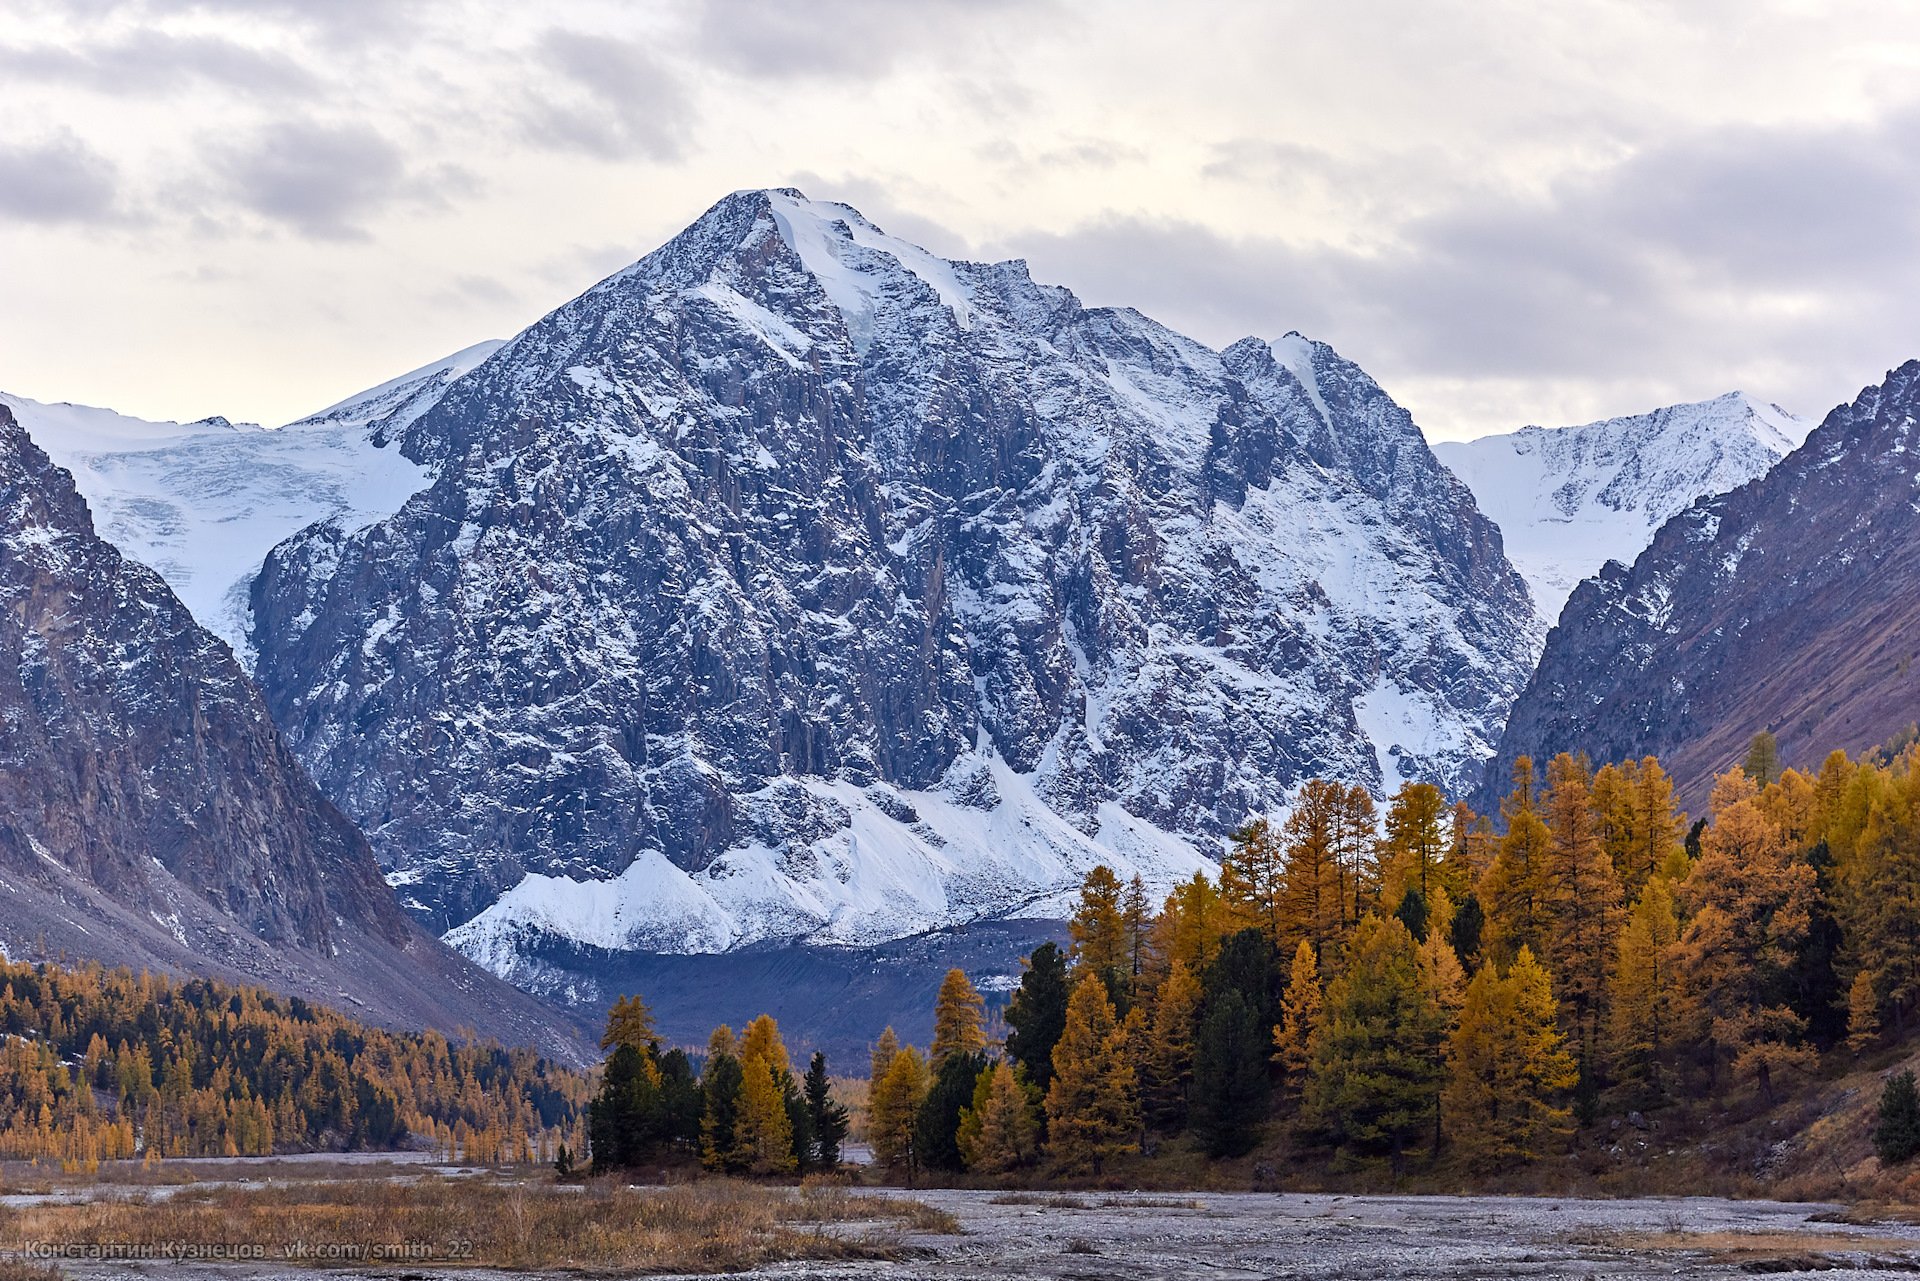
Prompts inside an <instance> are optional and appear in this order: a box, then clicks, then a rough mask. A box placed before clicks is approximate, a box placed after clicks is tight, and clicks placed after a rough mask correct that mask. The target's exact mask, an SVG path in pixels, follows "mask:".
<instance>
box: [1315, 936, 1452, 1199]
mask: <svg viewBox="0 0 1920 1281" xmlns="http://www.w3.org/2000/svg"><path fill="white" fill-rule="evenodd" d="M1421 971H1422V967H1421V960H1420V950H1419V946H1418V945H1417V944H1416V943H1415V942H1414V941H1413V935H1411V934H1409V933H1408V932H1407V927H1406V926H1404V925H1402V924H1401V923H1400V922H1399V921H1397V920H1395V919H1393V918H1391V917H1388V918H1386V919H1384V920H1383V919H1381V918H1380V917H1378V916H1370V917H1368V918H1367V919H1365V920H1363V921H1362V922H1361V923H1360V928H1359V929H1358V930H1356V931H1355V932H1354V936H1353V940H1352V942H1351V943H1350V944H1349V947H1348V957H1347V965H1346V969H1345V970H1344V971H1343V972H1342V973H1341V974H1340V975H1339V977H1337V978H1335V979H1334V980H1333V982H1332V983H1331V984H1329V985H1328V988H1327V993H1326V1008H1325V1013H1324V1015H1323V1018H1322V1022H1321V1025H1320V1031H1319V1034H1318V1035H1317V1036H1315V1037H1314V1039H1313V1058H1312V1062H1311V1064H1310V1065H1309V1068H1308V1072H1307V1085H1306V1092H1305V1097H1304V1099H1303V1106H1302V1116H1303V1118H1304V1119H1305V1120H1306V1121H1307V1122H1308V1124H1309V1125H1310V1126H1311V1127H1312V1128H1314V1129H1316V1130H1317V1131H1318V1132H1320V1133H1321V1134H1323V1135H1324V1136H1325V1137H1327V1138H1328V1139H1329V1140H1331V1141H1332V1142H1334V1143H1336V1144H1338V1145H1341V1146H1344V1147H1351V1148H1353V1149H1355V1150H1357V1151H1361V1152H1375V1153H1390V1154H1391V1155H1392V1156H1393V1158H1394V1164H1395V1168H1396V1169H1398V1168H1399V1166H1400V1164H1401V1159H1402V1157H1403V1154H1404V1153H1405V1151H1406V1148H1407V1145H1408V1144H1409V1143H1410V1142H1412V1141H1414V1140H1415V1139H1416V1138H1417V1137H1418V1136H1419V1134H1420V1133H1421V1132H1422V1130H1423V1129H1425V1128H1428V1127H1430V1126H1431V1123H1432V1119H1433V1115H1434V1110H1435V1108H1437V1107H1438V1106H1439V1094H1440V1074H1439V1072H1438V1071H1437V1070H1436V1068H1435V1065H1434V1059H1433V1053H1432V1046H1433V1042H1434V1039H1435V1036H1436V1033H1437V1029H1440V1028H1442V1027H1444V1014H1443V1012H1442V1011H1441V1010H1440V1008H1439V1007H1438V1005H1437V1004H1436V1003H1435V1000H1434V997H1433V993H1432V990H1431V988H1430V987H1429V985H1428V983H1427V982H1426V981H1425V979H1424V976H1423V974H1422V972H1421Z"/></svg>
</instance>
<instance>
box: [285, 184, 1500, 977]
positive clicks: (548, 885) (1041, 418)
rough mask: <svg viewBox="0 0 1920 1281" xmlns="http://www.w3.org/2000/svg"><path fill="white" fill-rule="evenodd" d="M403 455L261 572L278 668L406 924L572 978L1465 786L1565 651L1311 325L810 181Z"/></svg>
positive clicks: (591, 305) (505, 359)
mask: <svg viewBox="0 0 1920 1281" xmlns="http://www.w3.org/2000/svg"><path fill="white" fill-rule="evenodd" d="M400 399H402V400H405V399H406V397H405V396H400ZM409 403H411V402H409ZM349 416H351V415H349ZM375 435H376V438H379V439H394V440H397V441H398V443H399V447H400V449H401V450H402V452H403V453H404V454H405V455H406V457H407V458H408V459H410V460H412V461H413V462H414V463H416V464H418V465H420V466H422V467H425V468H427V469H429V470H430V472H431V473H432V477H433V479H432V484H431V485H430V486H429V487H428V488H426V489H425V490H423V491H422V492H420V493H418V494H416V495H414V496H413V497H411V498H409V499H408V500H407V501H406V502H405V503H404V504H403V505H402V506H401V507H400V508H399V510H398V511H397V512H395V513H394V514H393V515H391V516H390V517H388V518H386V519H383V520H380V521H377V522H374V523H372V524H369V525H366V526H364V527H362V528H358V529H355V528H349V527H346V526H344V525H342V524H339V523H335V524H332V525H328V526H322V527H315V528H309V529H307V530H304V531H303V532H301V533H299V534H297V535H295V536H294V537H292V538H290V539H289V540H287V541H286V542H285V543H283V544H281V545H280V546H279V547H277V548H276V549H275V550H274V551H273V553H272V554H271V555H270V556H269V557H268V558H267V563H266V567H265V569H264V571H263V572H262V573H261V575H260V576H259V578H258V579H257V580H256V581H255V584H254V587H253V592H252V600H251V603H252V619H253V630H252V632H251V641H252V644H253V647H254V649H255V652H256V653H257V666H256V673H257V676H258V679H259V681H260V683H261V685H262V687H263V689H264V691H265V693H266V695H267V698H268V702H269V705H270V706H271V708H272V709H273V712H274V715H275V718H276V720H277V721H278V722H279V724H280V725H281V727H282V729H283V731H284V732H285V733H286V735H287V736H288V738H289V741H290V742H291V743H292V744H293V745H294V749H295V750H296V752H298V753H299V754H300V756H301V758H302V759H303V760H304V761H305V762H306V763H307V765H308V767H309V768H310V769H311V770H312V772H313V774H314V776H315V778H316V779H317V780H318V781H319V783H320V785H321V787H322V788H323V789H324V790H325V791H326V792H327V793H328V795H329V796H330V797H331V798H333V799H334V800H335V802H336V803H338V804H339V805H340V806H341V807H342V808H343V809H344V810H346V811H347V812H348V813H349V814H350V815H352V816H353V817H354V818H355V819H356V820H358V821H359V822H360V823H361V825H362V826H363V828H364V830H365V831H366V832H367V833H368V835H369V838H370V839H371V840H372V841H373V843H374V846H375V848H376V850H377V851H378V852H379V855H380V857H381V859H382V861H383V863H384V864H385V865H386V866H387V867H388V868H389V880H390V881H392V882H393V883H395V884H397V885H399V886H400V887H401V888H402V892H403V893H404V894H405V895H407V896H408V897H409V898H410V899H411V901H412V903H413V906H414V907H415V909H416V910H417V911H418V912H419V913H420V914H421V915H422V916H423V917H424V918H425V919H428V920H431V921H433V922H434V923H436V925H437V926H438V927H439V928H441V929H444V930H447V931H450V932H449V935H448V937H449V938H450V939H451V940H452V941H454V942H455V943H456V944H457V945H458V946H460V947H462V948H463V949H465V950H466V951H468V953H469V954H470V955H473V956H476V957H479V958H481V959H483V960H484V961H485V962H486V963H487V964H489V965H490V966H492V967H493V968H495V969H496V970H497V971H499V972H502V973H507V974H512V975H514V976H515V977H516V978H517V980H518V981H521V982H523V983H526V984H528V985H530V986H535V987H541V988H545V989H548V990H554V991H559V990H563V989H570V988H571V986H572V985H573V984H574V983H575V982H576V980H579V979H580V975H578V974H574V975H567V974H564V973H558V972H555V971H551V970H548V969H544V968H543V967H544V966H546V965H547V962H546V961H545V960H544V959H543V958H544V957H546V956H547V955H549V954H550V949H549V945H554V944H558V945H575V944H587V945H591V946H593V947H599V948H608V949H615V950H618V949H659V950H706V949H720V948H727V947H734V946H739V945H742V944H745V943H748V942H752V941H755V940H761V939H778V938H793V939H813V940H818V941H836V942H850V943H853V942H872V941H876V940H879V939H884V938H889V937H897V936H900V935H904V934H908V933H911V932H914V931H917V930H923V929H927V928H930V927H933V926H938V925H943V924H948V923H952V922H955V921H962V920H968V919H974V918H978V917H983V916H991V915H1018V914H1022V913H1029V914H1043V913H1047V912H1052V911H1057V910H1058V907H1059V904H1060V903H1061V902H1062V900H1063V896H1064V895H1065V894H1066V893H1068V892H1069V891H1070V890H1071V888H1072V887H1073V886H1074V885H1076V884H1077V882H1078V880H1079V877H1080V874H1081V873H1082V871H1084V869H1085V868H1086V867H1087V866H1089V865H1091V864H1092V863H1093V862H1094V861H1096V860H1100V861H1107V862H1110V863H1112V864H1114V865H1116V866H1117V867H1119V868H1120V870H1121V871H1122V872H1123V873H1127V872H1131V871H1135V870H1137V871H1139V872H1140V873H1141V874H1142V875H1144V876H1146V877H1147V879H1148V880H1149V881H1152V882H1156V883H1160V884H1164V883H1165V882H1167V881H1169V880H1171V879H1174V878H1177V877H1181V876H1184V875H1186V874H1188V873H1190V872H1191V870H1193V869H1194V868H1196V867H1198V866H1202V865H1203V863H1204V859H1205V858H1206V856H1207V855H1208V854H1209V853H1211V852H1213V851H1215V850H1217V849H1218V848H1219V841H1220V838H1221V837H1222V835H1223V834H1224V833H1225V832H1226V831H1228V830H1229V829H1230V828H1231V827H1233V826H1234V825H1236V824H1237V823H1239V822H1240V821H1242V820H1243V819H1244V818H1245V817H1246V816H1247V815H1248V814H1249V813H1253V812H1261V811H1270V810H1274V809H1277V808H1280V807H1283V806H1284V805H1285V803H1286V798H1287V795H1288V792H1289V790H1290V789H1291V788H1293V787H1294V786H1296V785H1297V784H1298V783H1299V782H1300V781H1301V780H1303V779H1305V778H1307V777H1310V776H1314V775H1332V776H1337V777H1341V778H1346V779H1351V780H1355V781H1360V782H1364V783H1366V784H1368V785H1369V786H1371V787H1373V788H1375V789H1379V790H1382V791H1384V790H1390V789H1391V788H1393V787H1395V786H1397V785H1398V784H1399V782H1400V781H1401V780H1402V779H1405V778H1428V779H1434V780H1437V781H1440V782H1443V783H1446V784H1449V785H1454V786H1459V785H1464V784H1467V783H1469V782H1470V781H1471V780H1472V779H1473V778H1475V777H1477V775H1478V772H1479V766H1480V763H1481V761H1482V760H1483V759H1484V757H1485V756H1486V755H1487V754H1488V752H1489V751H1490V750H1491V747H1492V742H1493V739H1494V737H1495V735H1497V733H1498V731H1499V727H1500V726H1501V724H1502V723H1503V720H1504V714H1505V711H1506V708H1507V705H1508V703H1509V702H1510V701H1511V699H1512V698H1513V697H1514V696H1515V694H1516V693H1517V691H1518V689H1519V688H1520V686H1521V685H1522V684H1523V682H1524V680H1525V678H1526V675H1527V662H1528V656H1529V655H1530V653H1531V652H1532V647H1533V646H1532V639H1531V638H1532V631H1533V627H1534V622H1533V612H1532V606H1531V602H1530V600H1529V598H1528V595H1527V592H1526V588H1525V585H1524V583H1523V581H1522V580H1521V579H1520V577H1519V575H1518V574H1516V573H1515V572H1514V570H1513V569H1512V567H1511V566H1510V565H1509V564H1508V562H1507V561H1506V559H1505V557H1504V556H1503V555H1502V554H1501V551H1500V545H1499V538H1498V535H1497V533H1496V531H1495V530H1494V528H1493V526H1492V525H1491V524H1490V522H1488V521H1487V520H1486V519H1485V518H1484V517H1483V516H1482V515H1481V514H1480V512H1479V510H1478V509H1477V508H1476V506H1475V504H1474V500H1473V497H1472V495H1471V494H1470V493H1469V492H1468V490H1467V489H1466V487H1465V486H1463V485H1461V484H1460V483H1459V482H1458V481H1456V480H1455V479H1454V478H1453V476H1452V475H1451V474H1449V473H1448V472H1447V471H1446V470H1445V469H1444V468H1443V467H1441V466H1440V465H1439V463H1438V462H1437V461H1436V460H1435V458H1434V456H1433V454H1432V453H1431V451H1429V449H1428V448H1427V445H1426V442H1425V441H1424V439H1423V438H1422V436H1421V434H1420V431H1419V429H1418V428H1417V427H1416V426H1415V425H1414V424H1413V422H1412V421H1411V419H1410V418H1409V417H1408V415H1407V414H1406V413H1405V411H1403V410H1402V409H1400V408H1399V407H1398V406H1397V405H1395V404H1394V403H1393V402H1392V401H1391V400H1390V399H1389V398H1388V397H1387V396H1386V394H1385V393H1384V392H1382V391H1381V390H1380V388H1379V387H1378V386H1377V385H1375V384H1374V382H1373V381H1372V380H1371V379H1370V378H1368V377H1367V376H1366V374H1365V373H1364V372H1362V371H1361V370H1360V369H1359V368H1358V367H1356V366H1354V365H1353V364H1351V363H1349V362H1347V361H1345V360H1343V359H1342V358H1341V357H1340V356H1339V355H1338V354H1336V353H1335V352H1334V351H1332V349H1330V348H1328V347H1326V346H1325V345H1324V344H1320V343H1315V342H1312V341H1310V340H1308V339H1305V338H1302V337H1300V336H1298V335H1288V336H1287V337H1285V338H1282V339H1279V340H1277V341H1271V342H1269V341H1262V340H1258V339H1252V338H1249V339H1246V340H1243V341H1241V342H1239V343H1236V344H1234V345H1233V346H1232V347H1230V348H1228V349H1226V350H1225V351H1214V350H1211V349H1209V348H1207V347H1204V346H1202V345H1201V344H1199V343H1196V342H1193V341H1191V340H1190V339H1187V338H1184V337H1182V336H1181V335H1179V334H1176V333H1174V332H1172V331H1170V330H1168V329H1166V328H1165V327H1163V326H1161V325H1158V324H1156V323H1155V322H1153V321H1152V320H1150V319H1148V318H1147V317H1145V316H1142V315H1140V314H1139V313H1137V312H1135V311H1132V310H1128V309H1105V308H1100V309H1089V308H1086V307H1083V306H1082V305H1081V304H1080V302H1079V301H1078V300H1077V299H1075V298H1074V297H1073V295H1072V294H1070V293H1069V292H1068V291H1066V290H1064V289H1061V288H1058V287H1053V286H1047V285H1042V284H1038V283H1036V282H1035V281H1033V280H1032V279H1031V278H1030V276H1029V275H1028V273H1027V270H1026V267H1025V265H1024V264H1022V263H1019V262H1003V263H995V264H980V263H964V262H948V261H945V260H942V259H939V258H936V257H934V256H933V255H931V254H928V253H927V252H925V251H924V250H921V249H919V248H917V247H915V246H913V245H910V244H907V243H905V242H903V241H900V240H898V239H895V238H892V237H889V236H887V235H885V234H884V233H883V232H881V231H880V229H879V228H877V227H875V226H874V225H873V224H871V223H870V222H868V221H867V220H866V219H864V218H863V217H861V215H860V214H859V213H857V212H856V211H854V210H853V209H851V208H848V207H846V206H844V205H834V204H826V203H821V202H816V201H811V200H808V199H806V198H805V197H804V196H802V195H800V194H799V193H797V192H793V191H773V192H744V193H740V194H736V195H734V196H731V197H728V198H727V199H725V200H723V201H721V202H720V203H719V204H717V205H716V206H714V207H713V208H712V209H711V210H710V211H708V212H707V213H706V214H705V215H704V216H703V217H702V218H700V220H699V221H697V222H696V223H694V224H693V225H692V226H691V227H689V228H688V229H687V230H686V231H685V232H683V233H682V234H681V235H680V236H678V237H677V238H675V239H674V240H673V241H672V242H670V243H669V244H667V245H666V246H664V247H663V248H661V249H660V250H658V251H657V252H655V253H653V254H651V255H649V256H647V257H646V258H644V259H642V260H641V261H640V262H638V263H636V264H634V265H633V266H632V267H629V268H627V269H626V270H624V271H622V272H620V273H618V274H616V275H615V276H613V277H611V278H609V279H608V280H606V281H604V282H602V283H601V284H599V285H597V286H595V287H594V288H593V289H591V290H589V291H588V292H587V293H585V294H584V295H582V296H581V297H579V298H577V299H575V300H573V301H572V302H570V303H567V304H566V305H564V306H562V307H561V308H559V309H558V310H556V311H555V312H553V313H552V314H551V315H549V316H547V317H546V318H545V319H543V320H541V321H540V322H538V323H537V324H535V325H533V326H532V327H531V328H529V329H528V330H526V331H525V332H523V333H521V334H520V335H519V336H517V337H516V338H514V339H513V340H511V341H510V342H508V343H507V344H506V345H505V346H503V347H501V348H500V349H499V350H498V351H496V352H494V353H492V354H491V355H490V356H488V357H487V359H485V360H484V361H483V362H482V363H480V364H479V365H478V367H476V368H474V369H473V370H472V371H471V372H470V373H468V374H467V375H466V376H465V377H462V378H459V379H458V380H457V381H454V382H452V383H451V384H450V385H449V386H447V387H446V388H445V390H444V395H442V396H441V397H440V398H439V399H437V400H436V401H434V403H433V404H432V405H431V406H430V407H428V408H426V409H425V410H424V412H421V413H419V414H418V416H417V417H415V418H414V419H413V420H412V421H411V422H410V423H407V424H404V425H396V426H392V427H390V428H388V429H385V430H377V431H376V432H375Z"/></svg>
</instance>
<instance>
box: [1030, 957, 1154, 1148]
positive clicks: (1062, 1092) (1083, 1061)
mask: <svg viewBox="0 0 1920 1281" xmlns="http://www.w3.org/2000/svg"><path fill="white" fill-rule="evenodd" d="M1126 1036H1127V1033H1126V1029H1125V1028H1124V1027H1122V1026H1121V1025H1120V1024H1119V1022H1118V1021H1117V1020H1116V1019H1115V1017H1114V1011H1113V1003H1112V1002H1111V1001H1110V1000H1108V999H1107V989H1106V985H1105V984H1104V983H1102V982H1101V981H1100V979H1099V976H1098V975H1095V974H1086V975H1083V976H1082V977H1081V979H1080V981H1079V982H1078V983H1076V984H1074V988H1073V995H1072V996H1071V997H1069V998H1068V1000H1067V1022H1066V1029H1065V1030H1064V1031H1063V1032H1062V1033H1061V1034H1060V1041H1059V1043H1058V1044H1057V1045H1055V1046H1054V1048H1053V1083H1052V1085H1051V1086H1049V1087H1048V1090H1047V1153H1048V1155H1049V1156H1050V1157H1051V1158H1052V1160H1053V1163H1054V1165H1055V1166H1056V1167H1057V1168H1058V1169H1060V1170H1061V1171H1062V1172H1064V1173H1080V1172H1086V1171H1095V1172H1097V1171H1099V1170H1100V1169H1101V1168H1102V1167H1103V1166H1104V1165H1105V1164H1106V1162H1108V1161H1110V1160H1112V1159H1113V1158H1114V1157H1117V1156H1121V1155H1124V1154H1126V1153H1129V1152H1135V1151H1138V1150H1139V1145H1138V1144H1137V1142H1136V1141H1135V1140H1136V1137H1137V1136H1138V1134H1139V1130H1140V1099H1139V1092H1138V1088H1137V1085H1136V1082H1135V1078H1134V1072H1133V1066H1132V1064H1131V1063H1129V1062H1128V1059H1127V1055H1126V1046H1125V1042H1126Z"/></svg>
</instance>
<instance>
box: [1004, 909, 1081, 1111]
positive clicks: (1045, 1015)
mask: <svg viewBox="0 0 1920 1281" xmlns="http://www.w3.org/2000/svg"><path fill="white" fill-rule="evenodd" d="M1068 992H1069V989H1068V986H1067V961H1066V957H1065V956H1064V955H1062V954H1061V951H1060V949H1059V948H1058V947H1056V946H1055V945H1053V944H1052V943H1042V944H1041V945H1040V946H1039V947H1036V948H1035V949H1033V955H1032V956H1030V957H1028V958H1027V963H1026V970H1025V972H1024V973H1022V974H1021V976H1020V987H1019V989H1018V990H1017V991H1015V992H1014V994H1013V1000H1012V1001H1011V1002H1009V1003H1008V1005H1007V1013H1006V1020H1007V1028H1008V1032H1007V1054H1008V1055H1009V1056H1010V1057H1012V1059H1013V1060H1014V1062H1016V1063H1018V1064H1019V1065H1020V1066H1021V1067H1023V1068H1025V1069H1026V1072H1027V1079H1028V1080H1030V1081H1032V1082H1033V1084H1034V1086H1035V1087H1036V1088H1037V1089H1039V1090H1040V1091H1042V1092H1043V1093H1044V1092H1045V1091H1046V1089H1047V1088H1048V1087H1049V1086H1050V1085H1052V1084H1053V1047H1054V1046H1055V1045H1056V1044H1058V1043H1059V1040H1060V1033H1061V1031H1062V1030H1063V1029H1064V1028H1065V1027H1066V1024H1067V997H1068Z"/></svg>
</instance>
